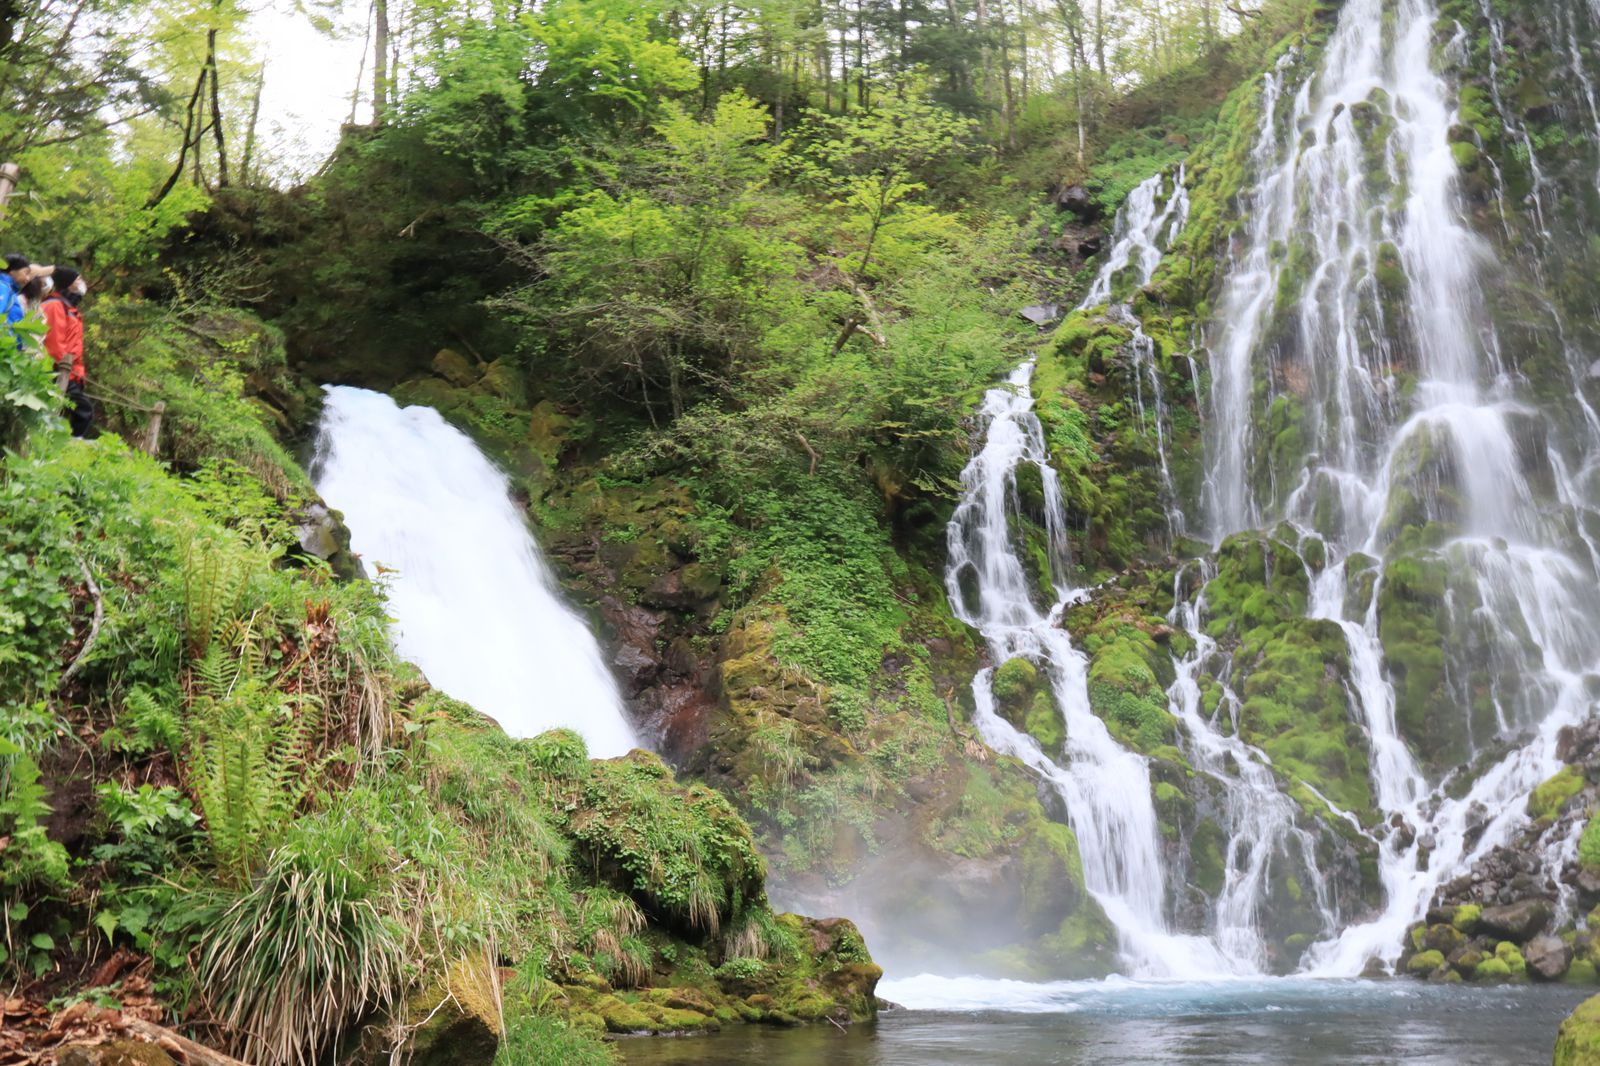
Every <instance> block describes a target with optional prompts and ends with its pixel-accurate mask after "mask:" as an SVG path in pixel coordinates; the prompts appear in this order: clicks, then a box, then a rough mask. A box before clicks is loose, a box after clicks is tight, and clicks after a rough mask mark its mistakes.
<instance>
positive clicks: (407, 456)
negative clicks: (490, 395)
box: [313, 386, 638, 758]
mask: <svg viewBox="0 0 1600 1066" xmlns="http://www.w3.org/2000/svg"><path fill="white" fill-rule="evenodd" d="M326 392H327V398H326V402H325V404H324V407H323V415H322V423H321V426H320V428H319V431H318V436H317V452H316V459H315V461H314V463H313V470H314V471H315V474H316V482H317V491H318V492H320V493H321V494H322V496H323V498H324V499H326V500H327V501H328V504H329V505H330V506H332V507H334V508H337V509H338V510H340V511H342V512H343V513H344V519H345V523H346V525H347V526H348V527H349V529H350V543H351V548H352V549H353V550H354V551H355V552H356V553H357V554H359V555H360V556H361V557H362V560H363V562H364V563H365V564H366V565H367V567H368V568H369V569H374V570H375V571H376V573H375V574H374V576H379V575H382V577H383V579H384V580H385V581H386V584H387V587H388V597H389V611H390V613H391V614H392V615H393V617H394V641H395V647H396V649H397V650H398V651H399V653H400V655H401V656H402V657H404V658H406V659H408V660H410V661H411V662H413V663H415V664H416V665H417V666H419V667H421V668H422V671H423V673H425V674H426V675H427V676H428V680H429V681H431V682H432V683H433V684H434V685H436V686H437V687H438V688H440V689H441V690H443V691H444V692H447V693H449V694H450V695H451V696H454V697H455V698H457V699H460V700H463V701H465V702H467V703H470V704H471V705H472V706H473V707H475V708H476V709H478V710H479V711H482V712H483V713H484V714H487V715H489V716H490V717H492V718H494V719H495V720H496V721H497V722H499V723H500V725H501V726H502V727H503V728H504V729H505V730H506V732H507V733H510V734H511V735H512V736H518V737H526V736H533V735H535V734H538V733H542V732H544V731H545V730H548V729H556V728H559V727H563V726H564V727H566V728H569V729H573V730H576V731H577V732H578V733H580V734H582V735H583V738H584V740H585V742H587V744H588V747H589V753H590V755H592V756H594V757H597V758H605V757H610V756H614V755H621V754H624V753H626V752H627V751H628V750H629V749H631V748H633V747H634V746H636V744H637V743H638V741H637V738H636V737H635V736H634V734H633V731H632V729H631V728H630V727H629V725H628V722H627V718H626V716H625V714H624V712H623V708H622V699H621V696H620V695H619V693H618V691H617V687H616V683H615V682H614V681H613V680H612V677H611V675H610V673H609V672H608V671H607V669H606V666H605V663H604V661H603V660H602V659H601V656H600V648H599V645H598V644H597V643H596V642H595V639H594V635H593V634H592V633H591V632H590V631H589V629H588V627H587V626H585V625H584V623H583V622H582V621H581V620H580V619H579V618H578V617H577V616H576V615H574V614H573V613H572V611H570V610H569V609H568V608H567V607H566V606H565V605H563V604H562V602H561V598H560V595H559V592H558V590H557V585H556V582H555V579H554V577H553V576H552V575H551V573H550V569H549V567H548V566H547V565H546V564H545V561H544V558H543V556H542V555H541V554H540V551H539V548H538V545H537V544H535V543H534V540H533V538H532V536H530V535H529V532H528V527H527V523H526V520H525V518H524V517H523V514H522V512H521V511H520V510H519V509H518V508H517V507H516V505H515V504H514V503H513V502H512V500H511V496H510V485H509V483H508V482H507V480H506V476H505V475H504V474H503V473H501V472H500V471H499V470H498V469H496V468H495V466H494V464H493V463H491V462H490V461H489V460H488V459H487V458H485V456H484V455H483V453H482V452H480V451H479V450H478V448H477V446H476V445H474V444H473V443H472V441H471V440H470V439H468V438H467V436H466V434H464V433H462V432H461V431H460V430H457V429H455V428H454V427H453V426H451V425H449V424H448V423H446V422H445V420H444V419H443V418H441V417H440V415H439V413H438V412H437V411H435V410H433V409H432V408H429V407H406V408H402V407H399V406H398V405H396V404H395V402H394V401H393V400H391V399H390V398H389V397H387V396H384V395H382V394H380V393H375V392H368V391H366V390H364V389H355V388H348V387H345V386H329V387H328V388H327V390H326Z"/></svg>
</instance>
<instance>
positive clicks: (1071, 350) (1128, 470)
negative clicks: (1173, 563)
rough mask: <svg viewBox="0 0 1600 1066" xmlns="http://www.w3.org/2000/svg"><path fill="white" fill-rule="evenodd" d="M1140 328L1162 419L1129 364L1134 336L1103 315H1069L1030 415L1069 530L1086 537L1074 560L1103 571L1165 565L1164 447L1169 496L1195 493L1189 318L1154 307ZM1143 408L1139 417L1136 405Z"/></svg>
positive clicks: (1039, 369) (1055, 338) (1040, 359)
mask: <svg viewBox="0 0 1600 1066" xmlns="http://www.w3.org/2000/svg"><path fill="white" fill-rule="evenodd" d="M1142 325H1143V328H1144V331H1145V333H1146V335H1147V336H1148V338H1149V342H1150V343H1151V344H1152V345H1153V358H1154V373H1155V374H1156V376H1157V377H1158V378H1159V383H1160V386H1161V393H1162V396H1163V397H1164V399H1165V403H1166V421H1165V423H1164V424H1162V425H1161V426H1159V427H1158V426H1157V425H1156V424H1155V419H1156V418H1157V417H1158V415H1157V413H1156V411H1155V407H1154V403H1155V397H1154V395H1153V391H1152V386H1151V383H1150V382H1149V381H1148V380H1136V377H1137V376H1138V375H1140V374H1141V373H1142V371H1141V370H1140V369H1139V368H1138V366H1137V364H1136V363H1135V361H1134V357H1133V351H1132V347H1131V346H1132V344H1133V341H1134V334H1133V329H1132V327H1131V326H1130V325H1129V323H1128V322H1126V321H1124V320H1122V319H1119V318H1112V317H1107V316H1106V315H1104V314H1102V313H1101V312H1099V311H1078V312H1074V313H1073V314H1072V315H1071V316H1069V317H1068V318H1067V320H1066V321H1065V322H1063V323H1062V325H1061V326H1060V327H1059V328H1058V329H1057V330H1056V331H1055V333H1054V334H1052V336H1051V338H1050V341H1049V343H1048V344H1047V345H1046V346H1045V347H1044V348H1043V350H1042V351H1040V352H1039V353H1038V355H1037V364H1036V366H1035V370H1034V376H1033V393H1034V396H1035V398H1036V404H1035V410H1036V411H1037V413H1038V415H1039V420H1040V422H1041V423H1042V424H1043V426H1044V430H1045V439H1046V443H1047V444H1048V445H1049V448H1050V453H1051V457H1052V460H1053V465H1054V466H1055V468H1056V470H1057V471H1058V472H1059V473H1060V477H1061V489H1062V500H1063V503H1064V505H1065V506H1066V509H1067V520H1068V525H1069V526H1071V527H1074V528H1081V529H1085V530H1086V531H1087V533H1086V535H1085V536H1084V537H1083V538H1082V539H1081V541H1080V542H1079V543H1078V544H1076V545H1075V549H1076V552H1077V555H1076V560H1077V562H1078V563H1079V564H1080V565H1081V566H1083V567H1084V568H1086V569H1087V570H1089V571H1090V572H1091V573H1100V574H1105V573H1108V572H1110V571H1114V570H1118V569H1122V568H1125V567H1126V566H1127V565H1128V564H1129V563H1134V562H1141V561H1143V562H1153V561H1156V560H1159V559H1160V558H1162V556H1163V555H1164V554H1165V552H1166V550H1167V548H1168V547H1169V545H1168V543H1167V542H1168V540H1169V539H1170V538H1169V532H1170V531H1169V528H1168V522H1167V514H1166V508H1167V506H1168V505H1169V503H1170V502H1171V501H1169V500H1167V499H1165V498H1164V494H1165V492H1166V491H1167V490H1166V489H1165V487H1164V486H1163V484H1162V480H1161V476H1160V470H1161V460H1160V457H1159V456H1158V454H1157V449H1158V447H1160V446H1161V445H1162V443H1163V442H1164V445H1165V447H1166V452H1167V455H1166V461H1167V466H1168V468H1169V470H1170V472H1171V476H1172V483H1173V491H1175V492H1176V493H1177V494H1178V495H1179V496H1180V497H1186V496H1188V495H1189V494H1190V493H1192V492H1194V491H1196V490H1197V489H1198V484H1199V467H1198V462H1197V458H1198V455H1199V452H1200V448H1199V439H1200V438H1199V426H1200V423H1199V419H1198V416H1197V415H1196V409H1197V408H1196V403H1197V398H1196V395H1195V387H1196V381H1195V374H1194V368H1193V366H1192V364H1191V362H1190V355H1189V351H1190V348H1191V347H1192V345H1191V342H1190V340H1189V336H1188V334H1189V321H1188V320H1186V319H1185V318H1183V317H1182V316H1181V315H1172V316H1166V315H1163V314H1160V313H1158V312H1156V311H1155V310H1153V309H1152V310H1151V311H1149V312H1148V313H1145V314H1144V315H1143V320H1142ZM1141 397H1142V399H1143V401H1144V404H1145V409H1144V413H1143V416H1142V417H1141V415H1140V411H1139V407H1138V403H1137V401H1138V400H1139V399H1140V398H1141Z"/></svg>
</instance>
